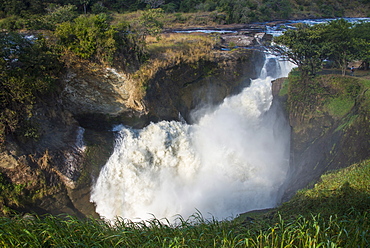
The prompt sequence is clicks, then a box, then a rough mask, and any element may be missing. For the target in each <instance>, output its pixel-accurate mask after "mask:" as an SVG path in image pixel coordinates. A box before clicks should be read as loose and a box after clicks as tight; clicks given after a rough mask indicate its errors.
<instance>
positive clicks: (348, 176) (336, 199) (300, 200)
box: [279, 160, 370, 235]
mask: <svg viewBox="0 0 370 248" xmlns="http://www.w3.org/2000/svg"><path fill="white" fill-rule="evenodd" d="M369 185H370V160H365V161H363V162H361V163H358V164H354V165H352V166H349V167H347V168H344V169H341V170H338V171H334V172H330V173H328V174H325V175H323V176H321V180H320V182H319V183H317V184H315V186H314V187H313V188H312V189H304V190H301V191H299V192H298V193H297V194H296V196H295V197H294V198H293V199H292V200H291V201H290V202H288V203H286V204H284V205H283V206H282V207H281V208H280V209H279V210H280V212H283V213H284V216H289V215H291V214H294V212H296V211H297V210H298V209H303V208H304V209H305V213H304V214H305V215H306V216H309V215H310V214H317V213H320V214H321V215H322V216H326V217H329V216H331V215H341V216H344V215H347V214H348V213H349V212H350V211H351V209H352V210H355V211H360V212H368V210H369V204H370V188H369ZM368 235H369V234H368Z"/></svg>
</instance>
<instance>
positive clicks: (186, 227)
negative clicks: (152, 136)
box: [0, 212, 370, 247]
mask: <svg viewBox="0 0 370 248" xmlns="http://www.w3.org/2000/svg"><path fill="white" fill-rule="evenodd" d="M368 217H369V215H368V214H367V213H358V212H350V213H349V214H348V215H346V216H343V217H336V216H331V217H330V218H329V219H325V218H322V217H321V216H320V215H317V216H311V217H310V218H305V217H302V216H298V217H297V218H295V219H293V220H284V219H282V218H280V219H279V220H278V222H276V223H273V224H271V223H268V222H265V223H252V222H250V223H244V224H237V223H236V222H232V221H223V222H218V221H215V220H212V221H207V220H204V219H203V218H202V217H201V216H200V215H198V214H197V215H195V216H193V217H192V218H191V219H189V220H184V219H181V218H180V219H179V221H178V222H179V223H178V224H176V225H175V224H169V223H163V222H162V221H159V220H157V219H153V220H150V221H148V222H140V223H134V222H130V221H127V220H125V221H123V220H121V221H117V222H116V223H115V225H111V224H109V223H107V222H103V221H100V220H93V219H88V220H78V219H75V218H73V217H68V219H63V218H60V217H54V216H45V217H44V218H39V217H35V218H21V217H16V218H13V219H9V218H2V219H0V245H1V246H2V247H369V245H370V236H369V231H368V230H369V227H370V225H369V219H368ZM194 220H195V221H194Z"/></svg>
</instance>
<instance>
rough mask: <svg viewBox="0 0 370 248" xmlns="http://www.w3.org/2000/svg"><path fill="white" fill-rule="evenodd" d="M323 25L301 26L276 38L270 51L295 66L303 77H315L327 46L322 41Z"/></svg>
mask: <svg viewBox="0 0 370 248" xmlns="http://www.w3.org/2000/svg"><path fill="white" fill-rule="evenodd" d="M324 32H325V25H323V24H320V25H314V26H309V25H305V24H301V25H298V26H297V29H294V30H293V29H291V30H287V31H286V32H285V33H284V34H283V35H281V36H279V37H276V38H275V39H274V42H275V43H276V45H275V46H272V47H271V51H272V52H273V53H275V54H277V55H279V56H282V57H283V58H286V59H287V60H289V61H291V62H292V63H294V64H296V65H297V66H298V68H299V70H301V71H302V75H303V76H308V75H315V74H316V73H317V71H318V70H319V69H320V68H321V64H322V60H323V59H325V51H326V47H327V44H326V43H325V40H324V39H323V34H324Z"/></svg>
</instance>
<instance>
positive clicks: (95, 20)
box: [55, 14, 117, 63]
mask: <svg viewBox="0 0 370 248" xmlns="http://www.w3.org/2000/svg"><path fill="white" fill-rule="evenodd" d="M116 33H117V30H116V29H115V27H113V26H111V25H110V24H109V17H108V15H106V14H99V15H88V16H82V15H81V16H79V17H78V18H76V19H75V20H74V21H71V22H64V23H62V24H60V25H59V26H58V27H57V29H56V30H55V35H56V37H57V38H58V39H59V45H60V48H61V49H67V50H69V51H71V52H73V53H74V54H76V55H77V56H79V57H81V58H83V59H93V60H97V61H100V62H102V63H111V62H112V61H113V55H114V53H115V51H116V49H117V47H116V40H115V35H116Z"/></svg>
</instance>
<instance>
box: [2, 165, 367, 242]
mask: <svg viewBox="0 0 370 248" xmlns="http://www.w3.org/2000/svg"><path fill="white" fill-rule="evenodd" d="M369 175H370V160H365V161H362V162H361V163H358V164H354V165H352V166H349V167H348V168H345V169H342V170H339V171H336V172H332V173H328V174H326V175H323V176H322V178H321V181H320V182H318V183H317V184H316V185H315V187H314V188H312V189H305V190H302V191H300V192H298V194H297V195H296V196H295V197H294V198H293V199H292V200H291V201H289V202H287V203H285V204H283V205H282V206H281V207H279V208H278V209H275V210H270V211H265V212H259V213H257V214H254V215H253V213H246V214H245V215H241V216H239V217H238V218H236V219H234V220H225V221H216V220H214V219H211V220H208V219H205V218H203V216H202V215H201V213H199V212H198V213H196V214H194V215H193V216H191V217H190V218H189V219H186V220H185V219H183V218H182V217H178V218H177V220H176V221H175V222H174V223H169V221H167V220H158V219H156V218H153V219H152V220H149V221H146V222H132V221H129V220H122V219H121V220H120V219H119V220H117V221H116V222H115V223H110V222H105V221H102V220H96V219H84V220H80V219H77V218H74V217H70V216H59V217H55V216H51V215H46V216H43V217H38V216H26V217H22V216H15V217H13V218H0V247H330V248H334V247H349V248H352V247H356V248H358V247H364V248H365V247H370V231H369V230H370V187H369V185H370V176H369ZM261 213H262V214H261ZM251 216H253V217H251Z"/></svg>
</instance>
